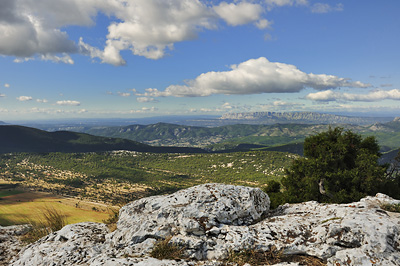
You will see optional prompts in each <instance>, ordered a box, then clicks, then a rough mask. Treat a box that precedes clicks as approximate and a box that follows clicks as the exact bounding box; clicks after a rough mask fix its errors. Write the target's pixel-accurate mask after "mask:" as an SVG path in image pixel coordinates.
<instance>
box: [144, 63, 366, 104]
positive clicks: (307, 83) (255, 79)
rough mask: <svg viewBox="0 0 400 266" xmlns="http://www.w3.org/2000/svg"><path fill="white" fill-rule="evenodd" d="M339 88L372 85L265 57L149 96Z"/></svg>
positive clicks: (201, 76) (149, 90)
mask: <svg viewBox="0 0 400 266" xmlns="http://www.w3.org/2000/svg"><path fill="white" fill-rule="evenodd" d="M338 87H356V88H366V87H370V85H369V84H365V83H362V82H360V81H351V80H349V79H346V78H340V77H337V76H333V75H326V74H313V73H310V74H307V73H305V72H302V71H301V70H299V69H298V68H297V67H296V66H294V65H289V64H285V63H278V62H270V61H268V59H266V58H265V57H260V58H258V59H250V60H248V61H245V62H243V63H240V64H239V65H232V66H231V70H229V71H224V72H214V71H213V72H207V73H203V74H201V75H200V76H198V77H197V78H196V79H194V80H189V81H186V84H185V85H171V86H169V87H167V88H166V89H165V91H158V90H157V89H148V90H147V93H146V95H145V96H151V97H157V96H176V97H196V96H209V95H213V94H225V95H232V94H239V95H240V94H243V95H244V94H259V93H287V92H289V93H290V92H299V91H301V90H303V89H305V88H314V89H316V90H328V89H333V88H338Z"/></svg>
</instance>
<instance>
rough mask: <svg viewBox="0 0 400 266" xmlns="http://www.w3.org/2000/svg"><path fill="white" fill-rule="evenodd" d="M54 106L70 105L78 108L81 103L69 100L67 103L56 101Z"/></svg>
mask: <svg viewBox="0 0 400 266" xmlns="http://www.w3.org/2000/svg"><path fill="white" fill-rule="evenodd" d="M56 104H57V105H71V106H79V105H81V103H80V102H78V101H70V100H67V101H57V102H56Z"/></svg>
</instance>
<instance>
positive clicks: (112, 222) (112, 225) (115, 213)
mask: <svg viewBox="0 0 400 266" xmlns="http://www.w3.org/2000/svg"><path fill="white" fill-rule="evenodd" d="M109 213H110V214H109V216H108V218H107V219H105V220H103V223H105V224H106V225H107V227H108V229H110V231H111V232H114V231H115V230H117V222H118V218H119V210H117V209H112V208H110V209H109Z"/></svg>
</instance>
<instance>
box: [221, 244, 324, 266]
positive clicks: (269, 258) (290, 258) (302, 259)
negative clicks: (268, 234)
mask: <svg viewBox="0 0 400 266" xmlns="http://www.w3.org/2000/svg"><path fill="white" fill-rule="evenodd" d="M224 262H225V265H238V266H243V265H245V264H246V263H248V264H250V265H273V264H277V263H282V262H298V263H299V264H300V265H305V266H326V263H325V262H324V261H323V260H321V259H319V258H316V257H312V256H306V255H284V254H283V250H277V248H276V247H275V246H272V247H271V249H270V250H268V251H257V250H255V249H244V250H241V251H239V252H235V251H231V252H230V253H229V255H228V258H227V259H226V260H225V261H224Z"/></svg>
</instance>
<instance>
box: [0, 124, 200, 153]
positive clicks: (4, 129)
mask: <svg viewBox="0 0 400 266" xmlns="http://www.w3.org/2000/svg"><path fill="white" fill-rule="evenodd" d="M111 150H129V151H139V152H162V153H168V152H170V153H175V152H179V153H183V152H186V153H189V152H192V153H195V152H204V151H203V150H201V149H199V148H182V147H153V146H150V145H146V144H142V143H139V142H136V141H132V140H127V139H121V138H110V137H100V136H92V135H89V134H86V133H76V132H69V131H56V132H47V131H43V130H39V129H35V128H30V127H23V126H0V153H12V152H39V153H42V152H97V151H111Z"/></svg>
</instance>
